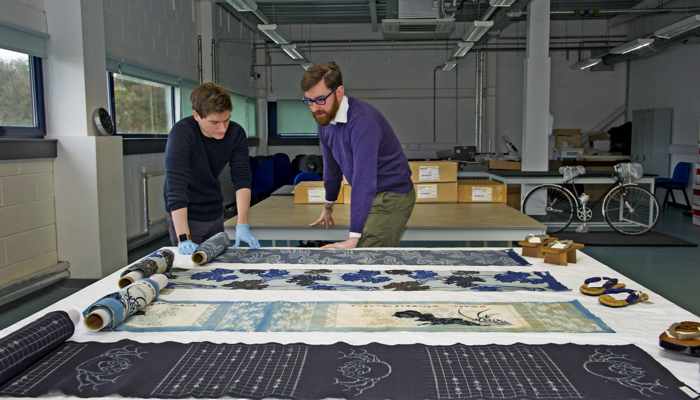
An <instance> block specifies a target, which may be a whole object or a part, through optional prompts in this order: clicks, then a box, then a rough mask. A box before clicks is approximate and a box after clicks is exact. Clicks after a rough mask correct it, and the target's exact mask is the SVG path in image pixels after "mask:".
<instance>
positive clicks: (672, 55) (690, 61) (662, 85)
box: [628, 16, 700, 193]
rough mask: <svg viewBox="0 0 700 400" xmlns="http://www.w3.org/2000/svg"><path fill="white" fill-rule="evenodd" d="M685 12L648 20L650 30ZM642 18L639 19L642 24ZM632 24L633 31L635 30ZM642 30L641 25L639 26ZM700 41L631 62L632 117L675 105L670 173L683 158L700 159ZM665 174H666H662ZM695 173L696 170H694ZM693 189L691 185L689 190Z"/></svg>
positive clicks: (694, 161)
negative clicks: (636, 112)
mask: <svg viewBox="0 0 700 400" xmlns="http://www.w3.org/2000/svg"><path fill="white" fill-rule="evenodd" d="M680 17H681V16H675V19H670V18H673V17H670V18H669V17H667V18H664V19H662V20H658V19H655V20H654V21H653V23H652V20H647V21H645V22H644V23H645V24H646V27H647V29H648V30H652V29H658V28H660V27H663V26H666V25H669V24H671V23H672V22H675V20H677V19H679V18H680ZM642 23H643V22H642V21H637V22H636V24H637V25H641V24H642ZM634 24H635V23H631V24H630V28H629V29H630V31H634ZM637 31H638V32H639V29H638V30H637ZM699 66H700V44H689V45H683V44H679V45H675V46H672V47H669V48H667V49H666V50H665V51H663V52H661V53H658V54H656V55H654V56H651V57H647V58H641V59H636V60H632V61H631V62H630V67H629V68H630V91H629V107H628V118H629V119H631V118H632V111H634V110H642V109H647V108H661V107H667V108H673V128H672V129H673V130H672V135H671V145H672V147H671V164H670V166H669V171H668V175H669V176H670V175H671V174H673V169H674V168H675V166H676V164H677V163H679V162H690V163H691V164H693V165H694V164H695V163H696V162H697V143H698V131H699V130H700V79H699V78H698V68H699ZM661 175H663V174H661ZM691 176H692V174H691ZM691 191H692V186H689V188H688V192H689V193H690V192H691Z"/></svg>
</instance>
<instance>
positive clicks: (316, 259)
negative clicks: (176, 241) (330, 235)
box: [216, 248, 530, 267]
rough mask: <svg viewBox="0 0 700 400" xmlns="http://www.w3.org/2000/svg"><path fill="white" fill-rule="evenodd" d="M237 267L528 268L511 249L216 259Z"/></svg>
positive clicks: (315, 252) (268, 253)
mask: <svg viewBox="0 0 700 400" xmlns="http://www.w3.org/2000/svg"><path fill="white" fill-rule="evenodd" d="M216 261H218V262H224V263H237V264H322V265H343V264H349V265H455V266H457V265H468V266H502V267H515V266H518V267H521V266H525V265H530V264H529V263H528V262H527V261H526V260H525V259H524V258H522V257H520V256H519V255H518V254H517V253H515V251H513V249H506V250H362V249H355V250H337V249H247V248H229V249H226V251H224V252H223V253H222V254H221V255H220V256H218V257H217V258H216Z"/></svg>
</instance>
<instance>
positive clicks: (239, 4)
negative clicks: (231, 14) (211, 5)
mask: <svg viewBox="0 0 700 400" xmlns="http://www.w3.org/2000/svg"><path fill="white" fill-rule="evenodd" d="M226 2H227V3H228V4H230V5H231V6H232V7H233V8H235V9H236V11H239V12H240V11H255V10H257V9H258V5H257V4H256V3H255V1H253V0H226Z"/></svg>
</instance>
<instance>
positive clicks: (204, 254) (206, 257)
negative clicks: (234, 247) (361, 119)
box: [192, 232, 231, 265]
mask: <svg viewBox="0 0 700 400" xmlns="http://www.w3.org/2000/svg"><path fill="white" fill-rule="evenodd" d="M229 246H231V241H230V240H229V238H228V235H227V234H226V233H224V232H219V233H217V234H216V235H214V236H212V237H210V238H209V239H207V240H205V241H204V243H202V244H200V245H199V247H197V249H196V250H195V251H194V254H192V262H194V263H195V264H197V265H202V264H206V263H208V262H210V261H213V260H214V259H215V258H216V257H218V256H219V255H220V254H221V253H223V252H224V251H226V249H228V248H229Z"/></svg>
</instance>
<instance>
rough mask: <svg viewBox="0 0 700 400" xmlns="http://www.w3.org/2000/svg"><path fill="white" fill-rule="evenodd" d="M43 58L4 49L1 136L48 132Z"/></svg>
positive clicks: (37, 135)
mask: <svg viewBox="0 0 700 400" xmlns="http://www.w3.org/2000/svg"><path fill="white" fill-rule="evenodd" d="M44 118H45V116H44V93H43V81H42V74H41V59H40V58H35V57H33V56H30V55H27V54H24V53H18V52H15V51H10V50H4V49H0V137H11V138H42V137H44V135H46V129H45V119H44Z"/></svg>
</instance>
